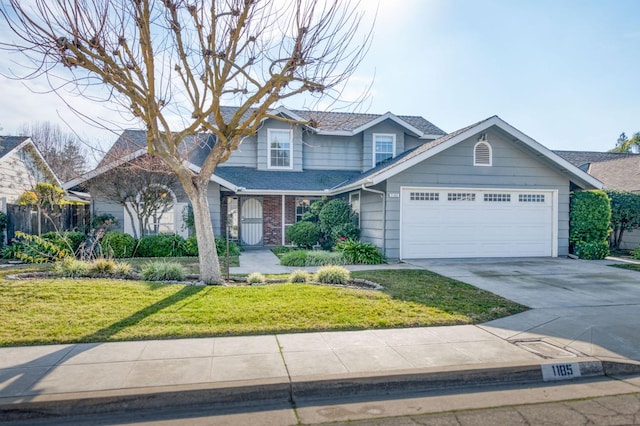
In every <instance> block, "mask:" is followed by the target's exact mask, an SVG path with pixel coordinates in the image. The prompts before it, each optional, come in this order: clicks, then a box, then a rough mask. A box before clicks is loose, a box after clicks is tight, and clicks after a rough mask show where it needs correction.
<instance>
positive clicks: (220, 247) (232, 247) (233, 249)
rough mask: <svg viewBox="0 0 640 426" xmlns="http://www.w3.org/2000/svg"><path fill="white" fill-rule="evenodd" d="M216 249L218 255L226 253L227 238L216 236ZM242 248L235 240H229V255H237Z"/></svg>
mask: <svg viewBox="0 0 640 426" xmlns="http://www.w3.org/2000/svg"><path fill="white" fill-rule="evenodd" d="M216 251H217V252H218V256H222V255H225V254H226V253H227V239H226V238H216ZM241 251H242V248H241V247H240V246H239V245H238V243H236V242H235V241H231V240H229V256H239V255H240V252H241Z"/></svg>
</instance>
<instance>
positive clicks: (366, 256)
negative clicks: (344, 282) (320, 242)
mask: <svg viewBox="0 0 640 426" xmlns="http://www.w3.org/2000/svg"><path fill="white" fill-rule="evenodd" d="M336 251H339V252H340V253H342V254H343V255H344V258H345V259H346V261H347V263H351V264H364V265H379V264H381V263H384V255H383V254H382V252H381V251H380V250H378V247H376V246H374V245H373V244H370V243H363V242H362V241H356V240H343V241H339V242H338V244H336Z"/></svg>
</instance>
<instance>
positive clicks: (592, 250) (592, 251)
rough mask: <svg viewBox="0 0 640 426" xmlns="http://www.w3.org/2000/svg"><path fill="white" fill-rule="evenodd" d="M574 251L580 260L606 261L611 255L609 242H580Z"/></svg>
mask: <svg viewBox="0 0 640 426" xmlns="http://www.w3.org/2000/svg"><path fill="white" fill-rule="evenodd" d="M574 251H575V255H576V256H578V257H579V258H580V259H588V260H594V259H604V258H605V257H607V256H608V255H609V243H608V242H607V241H591V242H585V241H578V242H577V243H576V244H575V246H574Z"/></svg>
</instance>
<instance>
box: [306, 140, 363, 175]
mask: <svg viewBox="0 0 640 426" xmlns="http://www.w3.org/2000/svg"><path fill="white" fill-rule="evenodd" d="M302 152H303V163H302V165H303V168H304V169H305V170H314V169H315V170H360V169H361V168H362V136H361V135H358V136H351V137H347V136H320V135H315V134H305V135H304V144H303V146H302Z"/></svg>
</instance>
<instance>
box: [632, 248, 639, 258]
mask: <svg viewBox="0 0 640 426" xmlns="http://www.w3.org/2000/svg"><path fill="white" fill-rule="evenodd" d="M631 256H633V258H634V259H638V260H640V246H638V247H636V248H635V249H634V250H633V251H632V252H631Z"/></svg>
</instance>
